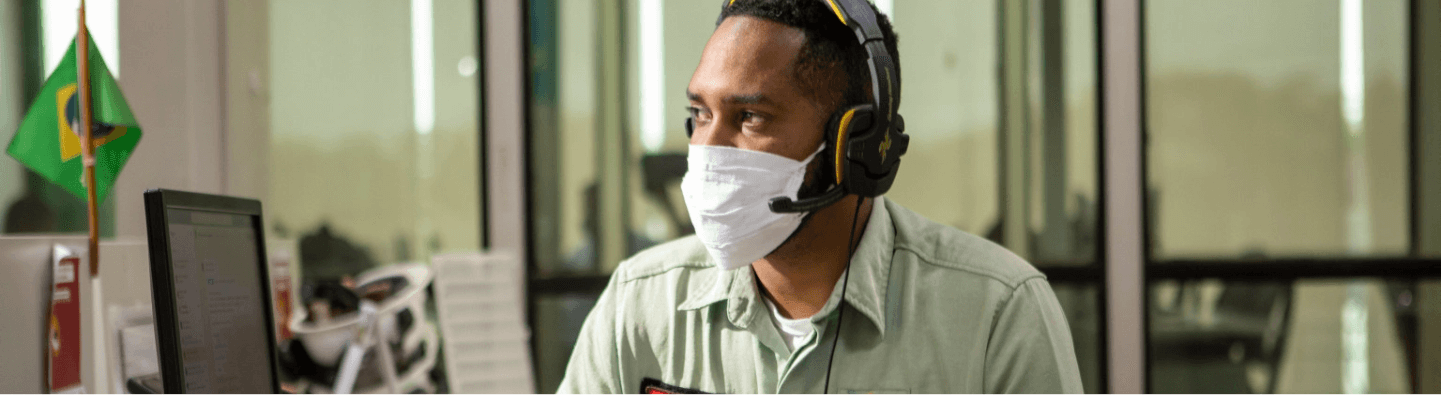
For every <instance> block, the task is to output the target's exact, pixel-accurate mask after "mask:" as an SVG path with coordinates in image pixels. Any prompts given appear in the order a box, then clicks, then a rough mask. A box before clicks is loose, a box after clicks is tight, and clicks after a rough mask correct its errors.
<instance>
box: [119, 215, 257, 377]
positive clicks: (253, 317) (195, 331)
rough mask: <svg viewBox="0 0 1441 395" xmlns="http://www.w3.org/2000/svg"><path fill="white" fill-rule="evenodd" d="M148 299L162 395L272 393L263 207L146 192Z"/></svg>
mask: <svg viewBox="0 0 1441 395" xmlns="http://www.w3.org/2000/svg"><path fill="white" fill-rule="evenodd" d="M145 221H146V224H147V228H148V230H149V238H150V286H151V289H152V290H153V291H154V292H153V295H152V298H151V300H152V301H153V303H154V306H155V332H156V348H157V351H158V352H159V357H160V375H161V381H162V383H163V385H164V391H165V392H166V393H172V394H174V393H187V392H201V393H234V392H240V393H277V392H279V391H280V382H279V377H278V374H277V366H278V363H277V359H276V356H275V355H276V352H275V350H276V349H277V347H276V340H275V336H274V335H273V334H272V333H271V328H274V327H275V325H274V317H273V309H272V308H271V300H270V292H271V291H270V281H269V279H268V276H269V273H270V271H269V270H267V264H266V259H265V258H266V255H265V237H264V233H263V232H262V229H264V228H263V227H262V226H261V215H260V202H259V201H257V200H253V199H242V198H235V197H228V196H217V195H206V194H199V193H190V192H181V191H171V190H163V189H155V190H150V191H146V192H145Z"/></svg>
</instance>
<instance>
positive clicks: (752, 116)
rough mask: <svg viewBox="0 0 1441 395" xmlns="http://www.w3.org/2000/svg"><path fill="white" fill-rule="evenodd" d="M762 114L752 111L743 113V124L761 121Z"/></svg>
mask: <svg viewBox="0 0 1441 395" xmlns="http://www.w3.org/2000/svg"><path fill="white" fill-rule="evenodd" d="M760 117H761V115H760V114H756V113H754V112H750V111H741V122H752V121H760Z"/></svg>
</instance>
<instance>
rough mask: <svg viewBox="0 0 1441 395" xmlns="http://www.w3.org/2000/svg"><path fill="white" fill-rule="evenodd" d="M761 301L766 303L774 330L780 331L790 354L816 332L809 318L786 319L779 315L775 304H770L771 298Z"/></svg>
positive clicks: (779, 312)
mask: <svg viewBox="0 0 1441 395" xmlns="http://www.w3.org/2000/svg"><path fill="white" fill-rule="evenodd" d="M761 299H764V300H765V301H766V307H767V308H769V309H770V311H771V319H772V320H773V321H774V322H775V324H776V329H779V330H780V332H781V337H784V338H785V339H786V345H787V346H789V347H790V349H791V351H792V352H794V351H795V350H796V349H797V348H800V347H801V345H803V344H805V343H806V338H808V337H810V335H811V332H815V331H816V327H815V325H814V324H811V317H804V318H795V319H792V318H786V317H785V316H782V315H781V311H780V309H777V308H776V304H775V303H774V302H771V298H767V297H761Z"/></svg>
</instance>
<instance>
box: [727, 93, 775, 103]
mask: <svg viewBox="0 0 1441 395" xmlns="http://www.w3.org/2000/svg"><path fill="white" fill-rule="evenodd" d="M726 101H727V102H730V103H733V104H764V103H769V102H770V99H769V98H767V97H766V95H763V94H760V93H752V94H749V95H731V97H727V98H726Z"/></svg>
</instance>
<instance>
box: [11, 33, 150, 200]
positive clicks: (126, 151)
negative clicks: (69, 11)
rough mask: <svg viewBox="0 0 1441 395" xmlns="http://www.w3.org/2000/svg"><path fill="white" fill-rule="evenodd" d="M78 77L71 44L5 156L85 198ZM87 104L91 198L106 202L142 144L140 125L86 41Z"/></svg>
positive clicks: (101, 60)
mask: <svg viewBox="0 0 1441 395" xmlns="http://www.w3.org/2000/svg"><path fill="white" fill-rule="evenodd" d="M78 74H79V72H78V71H77V69H76V61H75V44H74V43H73V42H72V43H71V44H70V50H69V51H66V52H65V57H64V58H61V59H60V65H59V66H56V67H55V71H54V72H52V73H50V78H48V79H46V80H45V86H43V87H41V88H40V95H39V96H38V97H36V98H35V102H34V103H31V104H30V110H29V111H27V112H26V113H25V120H24V121H21V122H20V130H19V131H16V132H15V138H14V139H12V140H10V147H9V148H8V149H6V152H8V153H9V154H10V156H12V157H14V158H15V159H16V160H18V161H20V163H23V164H25V166H26V167H29V168H30V170H34V171H35V172H36V173H39V174H40V175H41V176H44V177H45V178H46V179H48V180H50V182H53V183H56V184H59V185H60V186H62V187H65V190H68V191H70V193H74V194H75V195H76V196H79V197H80V199H81V200H84V199H85V198H86V195H85V180H84V178H83V176H84V175H85V167H84V164H83V162H84V161H83V160H81V153H82V151H81V147H80V135H79V134H78V133H76V131H77V130H79V129H80V95H79V92H78V91H77V88H78V86H77V81H76V80H77V79H78V78H77V77H78ZM90 102H91V107H90V109H91V110H90V111H91V112H90V113H91V118H92V119H91V126H92V127H91V129H92V130H93V131H94V134H92V136H93V137H92V140H91V143H92V145H94V147H95V188H96V189H95V196H96V199H98V200H99V201H104V200H105V196H106V194H107V193H109V192H110V187H111V186H113V185H115V178H116V176H119V175H120V168H121V167H124V166H125V161H126V160H127V159H130V152H132V151H134V150H135V145H136V144H137V143H139V142H140V124H139V123H138V122H136V121H135V114H132V113H131V112H130V105H129V104H126V103H125V96H124V95H122V94H121V93H120V84H117V83H116V82H115V77H114V76H111V75H110V69H109V68H108V67H105V60H104V59H101V57H100V50H99V49H97V48H96V47H95V41H94V40H90Z"/></svg>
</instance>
